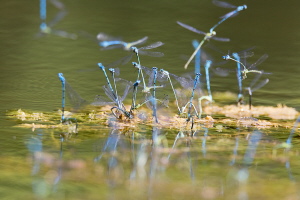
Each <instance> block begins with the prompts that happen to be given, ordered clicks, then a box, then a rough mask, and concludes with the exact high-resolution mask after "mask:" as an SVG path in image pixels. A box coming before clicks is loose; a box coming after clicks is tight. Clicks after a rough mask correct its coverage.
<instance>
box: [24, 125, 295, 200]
mask: <svg viewBox="0 0 300 200" xmlns="http://www.w3.org/2000/svg"><path fill="white" fill-rule="evenodd" d="M65 126H67V125H65ZM296 126H297V122H296V124H295V127H296ZM62 130H69V129H68V128H65V129H62ZM293 131H295V129H293V130H292V132H293ZM49 132H50V133H49ZM102 133H103V132H102ZM103 134H104V135H105V136H104V137H100V138H99V139H98V140H97V141H96V142H95V141H93V142H92V143H91V144H90V145H88V147H87V148H90V147H91V146H93V145H92V144H93V143H94V146H95V147H96V148H95V151H94V152H90V153H87V154H86V153H85V159H84V160H82V159H80V154H78V153H77V154H76V153H74V152H76V148H78V147H77V146H78V145H79V146H80V144H79V143H78V144H76V145H75V146H73V147H72V144H73V143H74V142H75V141H77V140H78V138H80V137H82V135H81V134H80V133H79V135H76V133H71V132H70V133H69V134H66V133H64V134H61V131H52V132H51V131H44V130H41V129H37V130H35V131H34V132H33V133H32V136H31V137H30V138H28V140H27V142H26V147H27V149H28V152H29V154H30V157H31V160H32V162H31V163H32V164H31V172H30V173H31V176H32V190H33V193H34V194H35V196H36V197H38V198H41V199H43V198H49V197H54V196H55V197H59V198H60V197H62V196H64V195H65V194H67V193H68V191H69V189H67V188H68V187H70V186H72V184H74V183H72V182H73V181H76V182H78V181H79V182H80V184H81V185H82V187H83V188H85V187H88V185H89V183H90V182H92V183H93V184H95V187H96V188H101V190H103V191H105V195H106V197H107V198H108V199H120V198H129V199H130V198H131V199H132V198H135V199H136V198H145V197H146V198H148V199H157V198H164V197H165V195H171V196H172V197H174V198H176V197H179V198H180V197H183V196H186V197H188V198H191V199H199V198H200V199H216V198H229V199H243V200H244V199H252V198H254V197H255V196H257V195H258V194H257V193H256V191H255V190H256V188H257V187H258V186H257V185H256V184H257V183H259V185H260V184H266V185H265V186H264V187H265V190H266V191H274V189H275V188H276V184H278V183H277V182H276V183H272V181H271V180H269V179H268V178H267V177H270V176H272V177H274V178H276V179H278V180H280V181H281V182H282V183H284V184H285V185H286V186H284V187H288V186H289V185H290V183H291V182H292V183H294V184H297V185H298V183H297V174H294V173H293V168H295V167H293V166H296V165H297V162H296V161H295V159H294V158H295V157H294V156H295V153H296V151H295V150H294V149H292V148H288V149H287V148H285V150H284V151H282V153H281V151H280V148H281V147H283V146H282V144H280V145H276V143H278V142H276V139H275V138H271V137H269V136H267V134H265V133H263V132H262V131H259V130H254V131H251V130H249V131H247V130H243V129H239V130H238V131H237V132H235V133H234V136H235V137H231V135H228V134H223V133H221V132H215V131H214V130H213V129H212V128H207V127H205V126H202V127H197V129H195V130H184V129H182V130H180V131H178V132H177V133H176V132H174V131H170V130H167V129H163V128H160V127H156V126H153V127H152V129H151V131H150V132H149V130H144V131H143V129H140V130H139V131H137V130H134V129H131V128H126V129H118V128H117V127H114V128H112V129H111V130H107V132H106V133H103ZM49 135H53V136H54V137H51V143H49ZM75 136H76V137H75ZM274 144H275V145H274ZM49 145H50V146H51V147H50V146H49ZM272 149H274V150H276V152H275V153H274V150H273V152H272ZM270 150H271V151H270ZM77 151H78V150H77ZM95 153H96V156H95ZM93 155H94V156H93ZM291 162H292V163H293V164H291ZM282 163H283V164H282ZM269 167H271V169H272V170H275V171H277V173H274V174H273V173H271V172H269V170H270V169H269ZM78 173H79V174H81V176H79V175H78ZM284 174H285V175H284ZM73 187H74V186H73ZM71 188H72V187H71ZM96 188H95V189H96ZM74 189H75V187H74V188H73V189H71V190H72V191H74ZM83 191H85V190H83ZM87 191H92V193H93V194H94V193H95V194H97V192H96V191H98V190H95V191H94V190H86V192H84V194H85V195H87V197H89V195H90V194H89V193H87ZM289 191H290V192H292V193H293V195H296V196H297V197H299V196H298V195H297V193H296V191H294V190H293V187H292V188H289ZM119 192H120V193H119ZM76 193H78V192H77V191H74V195H76ZM283 194H287V192H283ZM259 196H261V197H263V196H264V194H259Z"/></svg>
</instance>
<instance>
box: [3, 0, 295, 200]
mask: <svg viewBox="0 0 300 200" xmlns="http://www.w3.org/2000/svg"><path fill="white" fill-rule="evenodd" d="M53 2H58V1H53ZM62 2H63V3H64V5H65V8H66V10H67V11H68V12H67V14H66V16H65V17H64V18H63V19H62V20H60V21H59V22H58V23H57V24H55V25H54V26H53V28H54V29H57V30H63V31H66V32H68V33H72V34H76V35H77V36H78V37H77V39H75V40H74V39H69V38H63V37H60V36H57V35H54V34H48V35H45V36H43V37H39V36H38V35H40V34H39V26H40V23H41V20H40V17H39V1H30V2H28V1H21V0H15V1H2V2H1V5H2V6H1V7H0V13H1V20H0V25H1V31H0V49H1V50H0V56H1V66H0V67H1V75H0V77H1V79H0V80H1V86H0V87H1V98H0V112H1V114H2V115H1V120H0V129H1V134H0V141H1V142H0V145H1V149H2V151H1V154H0V155H1V164H0V168H1V170H0V171H1V183H0V191H1V192H0V195H1V196H2V197H1V198H2V199H18V198H24V199H53V198H57V199H83V198H84V199H137V198H141V199H146V198H148V199H183V198H190V199H201V198H202V199H299V198H300V197H299V192H298V188H299V182H298V180H299V177H298V176H299V164H300V163H299V161H298V158H299V157H298V156H299V148H300V146H299V143H298V141H297V138H294V140H293V147H292V148H291V149H286V148H279V149H278V150H277V151H275V150H276V147H279V146H277V145H279V144H282V143H283V142H285V141H286V139H287V138H288V136H289V133H290V129H289V128H287V129H285V128H271V129H264V130H259V131H258V130H255V128H238V127H234V128H231V127H229V128H227V129H224V130H223V132H218V131H217V129H215V128H208V129H207V128H206V127H205V126H201V128H200V129H199V130H196V132H195V133H191V132H187V131H182V132H180V131H175V130H172V131H171V130H168V129H156V128H149V127H147V128H140V129H138V130H135V129H133V128H132V129H128V130H113V129H108V128H107V127H105V126H101V125H98V126H95V127H93V128H91V129H88V130H84V129H81V130H79V133H78V134H77V135H75V134H73V135H72V137H69V138H66V139H65V140H64V141H63V142H62V140H61V137H60V135H61V133H62V130H61V129H35V130H32V129H29V128H20V127H16V125H17V124H19V123H21V121H20V120H11V119H9V120H8V119H7V117H6V116H5V115H6V111H7V110H12V109H19V108H22V109H27V110H31V111H36V112H53V111H55V112H56V111H57V110H58V109H59V108H60V107H61V83H60V81H59V79H58V77H57V73H60V72H61V73H64V76H65V77H66V79H67V80H68V82H69V83H70V84H71V85H72V87H73V88H74V89H76V91H77V92H78V93H79V94H80V95H81V96H82V97H83V98H84V99H86V100H87V101H88V102H92V101H93V100H94V97H95V95H97V94H101V93H103V91H102V85H104V84H105V79H104V77H103V74H102V73H101V71H100V70H99V69H98V66H97V63H98V62H102V63H104V64H106V63H112V62H114V61H116V60H118V59H120V58H122V57H124V56H126V55H128V54H129V52H127V51H123V50H121V49H111V50H101V49H100V47H99V45H98V44H97V42H95V38H96V35H97V34H98V33H99V32H103V33H106V34H108V35H112V36H115V37H121V38H122V39H123V40H124V41H135V40H138V39H141V38H143V37H144V36H148V37H149V39H148V41H147V43H146V44H151V43H153V42H156V41H162V42H164V43H165V45H163V46H161V47H159V48H157V50H155V51H160V52H163V53H164V54H165V56H164V57H161V58H156V57H148V56H141V62H142V65H144V66H147V67H153V66H155V67H158V68H159V69H160V68H163V69H166V70H168V71H170V72H171V73H174V74H176V75H182V74H184V73H186V72H193V70H194V69H193V64H191V65H190V66H189V68H188V69H187V70H185V69H184V68H183V66H184V64H185V62H186V60H184V59H182V58H181V57H182V55H186V56H189V55H191V54H192V52H193V50H194V49H193V47H192V44H191V41H192V40H193V39H198V40H202V38H203V36H200V35H199V34H196V33H193V32H191V31H188V30H186V29H184V28H182V27H181V26H179V25H178V24H177V23H176V21H181V22H183V23H186V24H189V25H191V26H194V27H195V28H197V29H199V30H203V31H208V30H209V29H210V28H211V27H212V26H213V25H214V24H216V23H217V22H218V21H219V20H220V18H219V17H220V16H222V15H224V14H226V13H227V12H229V11H231V10H230V9H225V8H220V7H217V6H215V5H214V4H212V2H211V1H208V0H207V1H204V0H203V1H195V0H190V1H178V0H173V1H166V0H164V1H158V0H152V1H139V2H134V1H120V0H116V1H96V0H89V1H82V0H76V1H74V0H73V1H71V0H64V1H62ZM228 2H230V3H234V4H237V5H243V4H247V6H248V9H247V10H245V11H241V13H240V14H239V15H238V16H236V17H233V18H229V19H228V20H226V21H225V22H224V23H222V24H221V25H220V26H218V27H217V28H216V32H217V36H219V37H227V38H230V39H231V41H230V42H218V41H213V40H211V41H209V44H210V45H211V46H213V47H215V48H218V49H220V50H221V51H223V52H228V51H229V50H230V52H236V51H241V50H244V49H247V48H249V47H252V46H255V49H254V50H253V51H254V56H252V57H251V58H248V59H247V62H249V63H254V62H255V61H256V60H257V59H259V58H260V57H261V56H262V55H264V54H265V53H267V54H268V55H269V58H268V59H267V60H266V61H264V62H263V63H262V64H260V65H259V66H258V68H259V69H260V70H264V71H265V72H270V73H272V74H265V75H263V76H262V77H263V78H269V79H270V81H269V83H268V84H267V85H265V86H264V87H263V88H261V89H260V90H258V91H255V93H254V96H253V103H254V105H268V106H276V105H277V104H279V103H282V104H286V105H288V106H290V107H294V108H296V109H297V110H298V111H299V109H300V106H299V101H300V90H299V87H298V86H299V73H300V68H299V67H298V66H299V65H300V58H299V56H298V55H299V53H300V26H299V25H300V24H299V23H300V22H299V20H298V17H297V16H298V15H299V14H298V13H299V7H300V3H299V1H296V0H290V1H280V0H275V1H274V0H272V1H271V0H265V1H263V2H262V1H246V0H245V1H239V2H233V1H228ZM57 13H59V9H58V8H57V7H55V6H54V5H53V4H51V3H50V2H47V22H50V21H51V19H53V18H55V16H56V15H57ZM89 36H92V37H89ZM206 44H208V43H206ZM204 51H206V52H207V53H208V54H209V56H210V58H211V59H212V60H213V61H214V63H218V62H221V61H222V54H221V53H219V52H218V51H215V50H212V49H211V48H210V47H209V46H204ZM132 61H135V60H134V58H133V60H132ZM118 67H119V68H120V71H121V75H120V77H122V78H124V79H127V80H131V81H135V79H136V71H134V70H133V68H132V67H131V64H130V63H129V64H126V65H124V66H118ZM217 67H222V68H227V69H231V70H234V69H235V67H236V64H235V63H234V62H230V61H229V62H227V63H226V64H224V65H221V66H217ZM93 69H95V71H93ZM201 73H202V76H201V79H202V80H204V77H205V76H204V75H205V72H204V71H201ZM254 76H255V74H254V73H253V74H249V75H248V78H247V79H246V80H245V81H244V82H243V84H244V85H245V86H247V85H249V84H250V83H251V81H252V79H253V78H254ZM203 82H204V81H203ZM204 85H205V84H204ZM203 88H205V86H203ZM211 89H212V92H213V95H214V93H215V92H225V91H230V92H232V93H234V94H235V95H236V96H237V93H238V85H237V80H236V75H235V73H234V72H233V73H229V75H228V76H226V77H220V76H217V75H216V74H212V76H211ZM168 90H169V92H171V90H170V89H168ZM235 101H236V98H233V99H232V100H231V103H235ZM216 103H222V102H216ZM70 107H71V104H70V103H69V102H68V101H67V109H69V108H70ZM57 123H59V121H58V122H57ZM290 123H291V124H292V123H293V120H292V121H290ZM289 127H290V126H289ZM179 136H180V137H179ZM105 147H107V148H105Z"/></svg>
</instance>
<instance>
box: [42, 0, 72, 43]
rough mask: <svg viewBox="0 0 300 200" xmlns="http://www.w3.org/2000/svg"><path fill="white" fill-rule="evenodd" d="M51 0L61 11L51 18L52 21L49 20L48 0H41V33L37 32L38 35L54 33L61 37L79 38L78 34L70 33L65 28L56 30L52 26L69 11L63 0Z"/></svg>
mask: <svg viewBox="0 0 300 200" xmlns="http://www.w3.org/2000/svg"><path fill="white" fill-rule="evenodd" d="M50 2H51V3H52V4H53V5H54V6H55V7H56V8H57V9H59V12H58V13H57V14H56V16H55V17H54V18H53V20H51V21H50V22H47V1H46V0H40V19H41V24H40V33H38V34H37V36H38V37H41V36H44V35H47V34H54V35H57V36H60V37H64V38H70V39H77V35H76V34H73V33H68V32H66V31H63V30H56V29H53V28H52V27H53V26H54V25H55V24H57V23H58V22H59V21H61V20H62V19H63V18H64V17H65V16H66V14H67V11H66V10H65V6H64V4H63V3H62V2H60V1H58V0H50Z"/></svg>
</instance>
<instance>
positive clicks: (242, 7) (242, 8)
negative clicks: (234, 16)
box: [237, 5, 247, 11]
mask: <svg viewBox="0 0 300 200" xmlns="http://www.w3.org/2000/svg"><path fill="white" fill-rule="evenodd" d="M246 9H247V5H242V6H239V7H237V11H242V10H246Z"/></svg>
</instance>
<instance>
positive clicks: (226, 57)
mask: <svg viewBox="0 0 300 200" xmlns="http://www.w3.org/2000/svg"><path fill="white" fill-rule="evenodd" d="M222 58H223V59H224V60H229V59H230V55H226V56H222Z"/></svg>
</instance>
